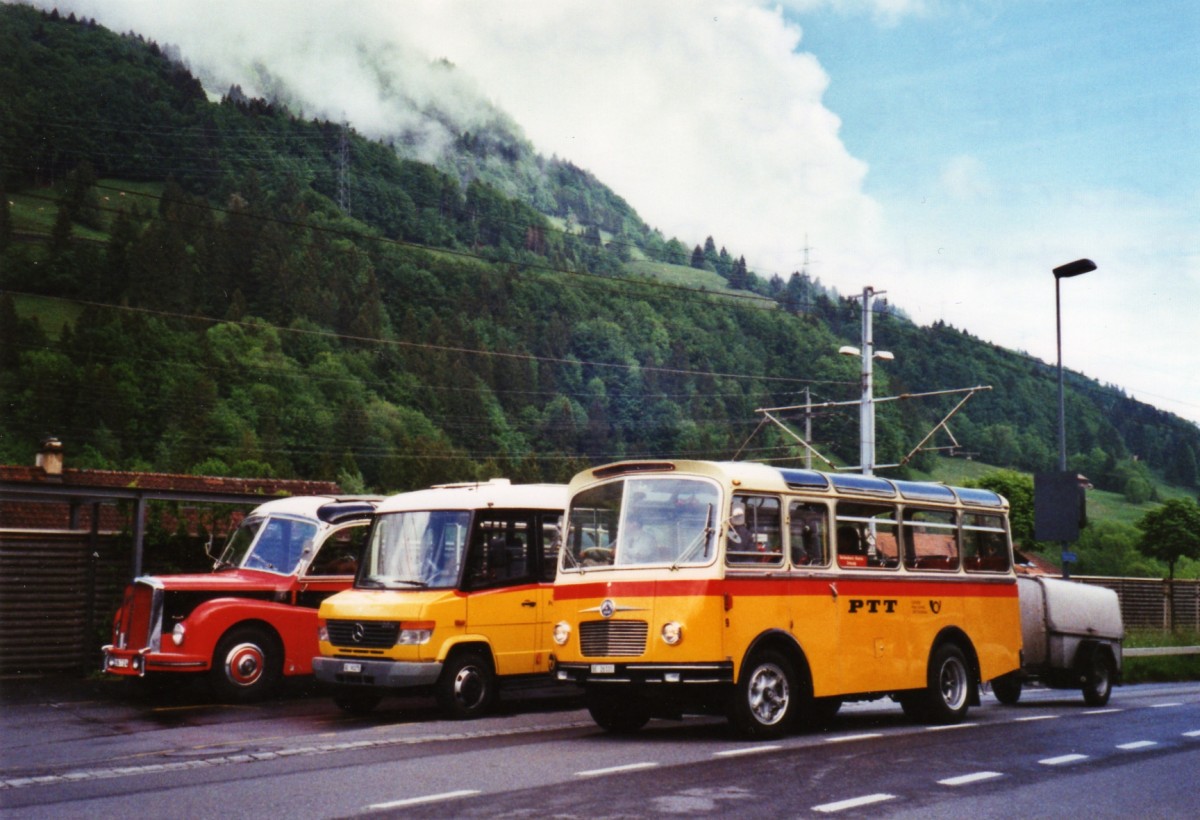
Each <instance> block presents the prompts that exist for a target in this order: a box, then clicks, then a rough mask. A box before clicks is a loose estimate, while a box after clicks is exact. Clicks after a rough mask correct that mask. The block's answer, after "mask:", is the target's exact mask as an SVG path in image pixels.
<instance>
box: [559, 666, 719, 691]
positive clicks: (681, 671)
mask: <svg viewBox="0 0 1200 820" xmlns="http://www.w3.org/2000/svg"><path fill="white" fill-rule="evenodd" d="M555 675H556V676H557V678H558V680H560V681H573V682H575V683H578V684H579V685H581V686H582V685H590V684H608V683H612V684H633V685H635V686H642V685H644V686H658V685H666V686H670V685H672V684H692V685H698V684H704V685H714V684H717V685H720V684H731V683H733V664H732V663H731V662H729V661H724V662H719V663H573V662H564V661H559V663H558V665H557V666H556V667H555Z"/></svg>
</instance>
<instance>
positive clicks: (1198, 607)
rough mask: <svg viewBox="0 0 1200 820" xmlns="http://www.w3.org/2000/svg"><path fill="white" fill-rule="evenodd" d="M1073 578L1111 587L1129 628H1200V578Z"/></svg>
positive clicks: (1086, 582) (1126, 626)
mask: <svg viewBox="0 0 1200 820" xmlns="http://www.w3.org/2000/svg"><path fill="white" fill-rule="evenodd" d="M1072 580H1075V581H1081V582H1083V583H1085V584H1095V585H1096V586H1102V587H1108V588H1109V589H1111V590H1115V591H1116V593H1117V597H1118V598H1120V599H1121V617H1122V618H1123V619H1124V621H1125V628H1126V629H1131V628H1132V629H1138V628H1145V629H1170V628H1171V627H1172V625H1173V626H1174V627H1175V628H1176V629H1192V630H1200V580H1195V579H1187V580H1179V579H1176V580H1175V581H1171V582H1167V581H1166V580H1164V579H1161V578H1102V577H1099V576H1094V575H1092V576H1087V575H1085V576H1079V577H1075V578H1073V579H1072Z"/></svg>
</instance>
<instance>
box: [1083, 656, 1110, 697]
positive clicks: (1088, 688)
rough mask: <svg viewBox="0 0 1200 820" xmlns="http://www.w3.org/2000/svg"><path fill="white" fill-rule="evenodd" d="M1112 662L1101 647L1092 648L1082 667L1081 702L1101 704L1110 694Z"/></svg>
mask: <svg viewBox="0 0 1200 820" xmlns="http://www.w3.org/2000/svg"><path fill="white" fill-rule="evenodd" d="M1113 675H1114V670H1113V663H1112V659H1111V658H1109V656H1108V653H1107V652H1105V651H1104V650H1103V649H1093V650H1092V652H1091V657H1089V658H1088V660H1087V663H1086V665H1085V666H1084V668H1083V686H1082V687H1081V688H1082V690H1083V702H1084V703H1086V704H1087V705H1088V706H1103V705H1105V704H1106V703H1108V698H1109V696H1110V695H1111V694H1112V682H1113Z"/></svg>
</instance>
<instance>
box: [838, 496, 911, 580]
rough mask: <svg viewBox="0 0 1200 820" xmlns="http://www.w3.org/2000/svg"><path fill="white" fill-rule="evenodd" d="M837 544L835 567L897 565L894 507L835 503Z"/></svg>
mask: <svg viewBox="0 0 1200 820" xmlns="http://www.w3.org/2000/svg"><path fill="white" fill-rule="evenodd" d="M837 548H838V566H839V567H877V568H882V569H892V568H894V567H896V566H899V564H900V545H899V542H898V540H897V532H896V508H895V507H892V506H890V505H886V506H885V505H881V504H859V503H855V502H843V503H840V504H838V506H837Z"/></svg>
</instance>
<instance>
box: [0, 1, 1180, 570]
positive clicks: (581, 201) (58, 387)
mask: <svg viewBox="0 0 1200 820" xmlns="http://www.w3.org/2000/svg"><path fill="white" fill-rule="evenodd" d="M0 51H2V52H3V53H4V54H5V59H4V61H3V62H2V63H0V289H2V293H0V396H2V401H3V407H4V412H3V414H2V415H0V460H2V461H3V462H4V463H9V464H13V463H16V464H24V463H32V462H33V457H34V453H35V451H36V449H37V447H38V443H39V441H40V440H41V439H42V438H44V437H45V436H47V435H54V436H57V437H58V438H60V439H61V440H62V441H63V442H64V444H65V447H66V452H67V458H68V465H69V466H72V467H87V468H95V469H122V470H155V471H164V472H175V473H189V474H204V475H232V476H248V477H254V476H276V477H294V478H306V479H325V480H333V481H337V482H338V483H339V484H340V485H341V486H342V487H343V488H344V489H346V490H348V491H362V490H370V491H377V492H398V491H403V490H408V489H413V488H417V487H423V486H427V485H429V484H432V483H437V482H445V481H461V480H471V479H484V478H488V477H492V476H507V477H510V478H511V479H513V480H514V481H535V480H554V481H559V480H566V479H568V478H569V477H570V476H571V475H573V474H574V473H575V472H576V471H577V470H578V469H579V468H581V467H582V466H585V465H591V464H596V463H602V462H606V461H613V460H617V459H624V458H644V457H656V458H661V457H688V458H713V459H730V458H735V457H736V458H743V459H756V460H770V461H772V462H774V463H781V464H789V463H790V464H795V463H798V460H802V459H803V455H804V448H803V447H802V446H801V445H799V444H798V443H797V441H796V440H795V438H794V437H793V436H792V435H791V434H789V433H788V432H787V431H785V430H783V429H781V428H780V427H778V426H776V425H773V424H764V423H763V422H764V416H763V414H762V413H761V412H758V411H759V410H761V409H762V408H769V407H782V406H796V405H801V404H803V403H805V402H806V401H811V402H813V403H814V404H827V403H833V402H847V401H850V400H854V399H857V397H858V395H859V387H860V380H859V367H860V362H859V360H858V359H856V358H853V357H846V356H839V355H838V348H839V347H841V346H843V345H846V344H857V343H858V338H859V333H860V328H861V310H860V306H859V304H858V303H857V302H856V301H853V300H849V299H844V298H841V297H840V296H838V294H837V293H836V292H833V291H831V290H829V289H827V288H825V287H823V286H822V285H821V283H820V282H819V281H818V280H815V279H814V278H812V277H810V276H809V275H808V273H807V271H796V272H794V273H792V274H791V275H790V276H789V277H786V278H785V277H779V276H771V277H766V276H760V275H758V274H756V273H755V272H754V271H752V270H749V269H748V268H747V266H746V262H745V259H744V257H742V256H740V255H738V254H737V252H736V250H727V248H726V247H725V246H722V245H721V243H720V242H717V241H714V238H713V237H711V236H710V237H703V238H699V237H689V238H686V239H682V240H681V239H679V238H674V237H665V236H663V235H662V234H661V233H660V232H659V231H657V230H655V229H653V228H651V227H649V226H647V225H646V224H645V223H644V222H643V221H642V220H641V218H640V217H639V216H638V215H637V213H636V212H635V211H634V210H633V209H632V208H631V207H630V206H629V204H628V203H626V202H625V201H624V200H623V199H622V198H621V197H620V196H619V195H617V194H616V193H615V192H613V191H611V190H610V189H608V188H607V187H606V186H604V185H603V184H602V183H601V182H600V181H599V180H598V179H596V177H595V176H594V175H592V174H590V173H589V172H587V171H585V170H583V169H580V168H578V167H576V166H574V165H573V164H571V163H570V162H569V161H567V160H564V159H559V158H553V159H546V158H544V157H540V156H538V155H536V154H535V153H534V152H533V151H532V148H531V147H530V146H529V145H528V144H527V143H525V142H523V141H522V138H520V137H519V134H516V135H515V134H514V132H513V131H511V130H506V129H502V128H498V129H497V130H496V131H495V132H477V133H464V134H462V135H461V138H460V139H459V140H458V143H457V145H456V151H457V152H458V153H457V154H456V156H455V159H454V162H453V163H450V164H447V165H445V166H437V167H435V166H433V165H428V164H424V163H421V162H417V161H415V160H413V159H410V158H405V157H404V156H403V155H402V154H403V151H402V146H397V145H395V144H390V143H388V142H386V141H378V140H370V139H367V138H365V137H363V136H362V135H360V134H358V133H356V132H355V131H354V130H353V128H351V127H349V126H347V125H345V124H338V123H331V122H328V121H324V120H314V119H307V118H305V117H303V116H302V115H300V114H298V113H294V112H292V111H291V110H289V108H288V106H287V105H286V103H285V102H283V101H280V100H262V99H252V98H247V97H246V95H245V94H243V93H242V92H241V89H239V88H237V87H233V88H230V89H228V90H226V91H225V92H224V93H217V94H213V93H209V92H206V90H205V89H204V88H203V87H202V85H201V83H200V82H199V80H198V79H196V77H195V76H193V75H192V73H191V72H190V71H189V70H188V69H187V68H186V67H185V66H184V65H183V64H182V63H181V62H178V61H177V60H174V59H172V58H171V56H170V55H169V54H168V53H167V51H168V50H167V49H164V48H161V47H160V46H159V45H157V44H156V43H154V42H151V41H147V40H145V39H144V38H142V37H140V36H138V35H136V34H124V35H119V34H115V33H113V32H110V31H108V30H106V29H105V28H103V26H101V25H99V24H97V23H96V22H95V21H94V20H84V19H76V18H75V17H74V16H68V17H62V16H60V15H58V14H57V13H56V12H55V13H49V14H46V13H43V12H40V11H37V10H34V9H31V8H28V7H24V6H14V5H4V6H0ZM210 91H211V90H210ZM725 239H726V241H728V242H730V247H732V242H733V240H734V239H735V238H725ZM874 328H875V338H876V343H877V345H878V346H879V347H880V348H884V349H887V350H890V351H894V352H895V354H896V358H895V361H893V362H887V363H885V364H883V365H881V366H879V367H878V368H877V369H876V372H875V381H876V385H875V387H876V394H877V395H880V396H883V395H898V394H911V393H921V392H930V391H940V390H947V389H955V388H965V387H973V386H976V385H984V386H988V387H990V388H991V389H990V390H987V391H985V392H980V393H979V394H977V395H975V396H974V397H973V398H972V399H971V400H970V401H969V402H968V403H967V404H966V405H964V408H963V409H962V411H961V412H959V413H958V414H957V415H955V416H954V417H953V419H952V420H951V422H950V424H949V428H950V430H951V431H952V436H953V437H952V438H951V437H950V435H949V434H947V433H946V431H944V430H942V431H939V432H938V433H937V435H935V436H933V437H932V438H931V439H930V440H929V441H928V442H927V443H926V447H927V448H947V449H942V450H940V451H938V450H933V449H926V450H924V451H921V452H916V453H913V452H912V451H913V449H914V448H915V447H916V446H917V444H918V443H919V442H920V441H921V440H922V439H923V438H924V437H925V436H926V434H927V433H929V432H930V430H931V429H932V428H933V427H934V426H935V425H936V424H937V423H938V422H939V421H940V420H941V419H942V418H943V416H944V415H945V414H946V413H947V412H949V410H950V409H951V408H952V407H953V406H954V405H955V404H956V403H957V402H958V401H959V400H961V398H962V396H961V395H958V394H956V395H946V396H938V397H930V398H924V399H913V400H911V401H897V402H892V403H886V404H880V405H879V417H878V455H877V461H878V463H880V464H893V463H900V462H903V464H902V466H900V467H898V468H895V469H892V470H890V471H889V472H888V473H887V474H888V475H894V476H897V477H904V476H921V477H930V476H932V477H934V478H939V479H940V478H943V476H942V475H940V474H939V470H940V465H941V464H942V463H943V462H942V460H941V459H940V457H939V453H941V454H943V455H944V454H947V453H950V452H954V453H956V454H958V455H966V456H970V457H971V458H972V459H973V460H975V461H978V462H984V463H987V464H990V465H995V466H997V467H1002V468H1007V469H1010V470H1014V471H1020V472H1022V473H1031V472H1036V471H1041V470H1049V469H1054V468H1055V464H1056V453H1057V450H1056V432H1055V431H1056V424H1057V392H1056V391H1057V382H1056V371H1055V369H1054V367H1053V366H1051V365H1047V364H1046V363H1044V362H1042V361H1040V360H1036V359H1033V358H1030V357H1029V356H1026V355H1023V354H1021V353H1017V352H1014V351H1010V350H1005V349H1003V348H1000V347H997V346H995V345H992V344H989V343H987V342H985V341H983V340H980V339H978V338H975V337H973V336H972V335H970V333H968V332H966V331H965V330H961V329H956V328H954V327H950V326H948V325H945V324H941V323H938V324H935V325H933V326H929V327H921V326H918V325H916V324H914V323H912V322H911V321H909V320H908V319H907V318H906V316H905V314H904V312H903V311H902V310H901V309H897V308H895V307H892V306H886V305H885V306H882V307H881V309H879V310H877V312H876V314H875V315H874ZM783 415H784V416H785V417H786V420H787V421H788V423H789V425H790V427H791V429H792V430H793V431H802V429H803V414H802V412H800V411H792V412H790V413H785V414H783ZM1067 416H1068V419H1069V423H1068V429H1067V435H1068V451H1069V453H1070V463H1071V466H1072V467H1073V468H1075V469H1078V470H1079V471H1080V472H1082V473H1084V474H1085V475H1087V476H1088V478H1089V479H1090V481H1091V482H1092V484H1093V485H1094V486H1095V487H1096V488H1097V489H1098V490H1100V491H1105V492H1107V493H1111V494H1115V495H1116V496H1118V497H1120V498H1123V499H1124V500H1125V501H1126V502H1128V503H1129V504H1131V505H1143V506H1145V505H1151V506H1152V505H1153V504H1155V503H1157V502H1159V501H1163V500H1166V499H1165V497H1164V493H1165V494H1166V495H1170V496H1189V495H1190V496H1192V497H1194V496H1195V493H1196V489H1197V485H1198V483H1200V479H1198V474H1200V469H1198V467H1197V455H1198V454H1200V428H1197V426H1196V425H1194V424H1192V423H1190V422H1187V421H1186V420H1183V419H1181V418H1178V417H1176V416H1173V415H1171V414H1169V413H1166V412H1163V411H1161V410H1158V409H1156V408H1154V407H1151V406H1149V405H1146V404H1143V403H1140V402H1137V401H1135V400H1133V399H1131V398H1129V397H1127V396H1126V395H1124V394H1123V393H1122V391H1121V390H1120V389H1118V388H1114V387H1111V386H1107V385H1102V384H1099V383H1097V382H1095V381H1094V380H1091V379H1088V378H1086V377H1085V376H1083V375H1080V374H1077V373H1068V374H1067ZM812 427H813V443H814V446H815V447H816V448H817V450H818V451H819V452H820V453H822V454H823V455H824V456H826V457H828V458H829V459H831V460H832V461H833V462H834V463H835V464H837V465H839V466H847V465H855V464H857V463H858V417H857V409H856V408H854V407H849V406H839V407H824V408H818V409H817V410H816V411H815V412H814V413H813V417H812ZM951 447H952V448H953V449H952V450H951V449H948V448H951ZM1146 508H1147V509H1149V507H1146ZM1110 525H1111V526H1112V527H1119V528H1120V531H1119V532H1118V533H1117V534H1116V536H1114V537H1115V538H1116V539H1117V541H1119V542H1120V544H1121V545H1124V546H1121V549H1125V546H1129V548H1130V549H1133V550H1134V552H1133V553H1131V554H1130V557H1129V560H1128V561H1124V562H1123V565H1128V567H1127V568H1128V569H1130V571H1132V570H1134V569H1136V570H1137V571H1139V572H1142V573H1150V574H1154V573H1156V572H1161V571H1162V570H1161V568H1162V567H1163V566H1165V565H1162V564H1160V563H1155V562H1156V561H1157V559H1154V558H1153V557H1147V555H1146V554H1144V553H1143V552H1139V551H1138V550H1137V549H1136V544H1137V543H1138V538H1139V535H1138V530H1137V529H1136V528H1135V527H1134V526H1133V524H1132V523H1130V522H1110V524H1106V525H1105V526H1110ZM1096 529H1097V528H1096V527H1090V528H1089V532H1095V531H1096ZM1110 535H1111V533H1110ZM1130 545H1132V546H1130ZM1104 549H1107V550H1108V552H1104V553H1103V554H1104V555H1108V554H1109V553H1112V550H1113V549H1115V548H1104ZM1085 554H1086V553H1085ZM1096 554H1097V555H1098V556H1099V555H1101V552H1099V551H1098V552H1097V553H1096ZM1139 562H1140V563H1139ZM1147 562H1148V563H1147ZM1135 565H1136V566H1135ZM1084 569H1086V567H1084ZM1175 571H1176V574H1177V575H1178V574H1186V573H1188V572H1194V571H1195V562H1188V561H1187V559H1185V562H1184V563H1183V564H1181V565H1180V566H1179V567H1176V568H1175Z"/></svg>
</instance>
